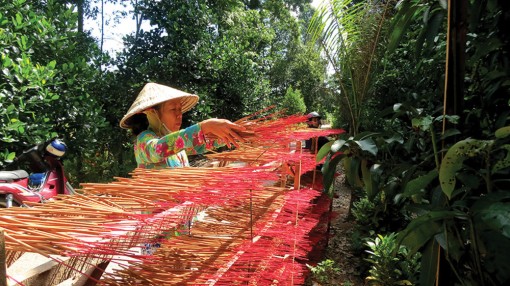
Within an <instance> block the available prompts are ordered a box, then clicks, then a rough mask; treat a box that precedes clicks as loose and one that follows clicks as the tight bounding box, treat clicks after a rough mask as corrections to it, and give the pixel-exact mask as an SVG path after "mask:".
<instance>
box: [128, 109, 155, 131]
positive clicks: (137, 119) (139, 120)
mask: <svg viewBox="0 0 510 286" xmlns="http://www.w3.org/2000/svg"><path fill="white" fill-rule="evenodd" d="M126 124H127V125H129V129H131V132H132V133H133V135H134V136H138V134H140V133H141V132H142V131H145V130H147V128H148V127H149V120H148V119H147V115H145V114H144V113H137V114H135V115H133V116H131V118H129V119H128V120H126Z"/></svg>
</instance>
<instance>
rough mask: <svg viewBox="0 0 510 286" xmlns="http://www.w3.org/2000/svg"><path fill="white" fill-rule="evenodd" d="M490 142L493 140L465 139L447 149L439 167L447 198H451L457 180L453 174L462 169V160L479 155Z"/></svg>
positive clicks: (442, 187) (442, 185)
mask: <svg viewBox="0 0 510 286" xmlns="http://www.w3.org/2000/svg"><path fill="white" fill-rule="evenodd" d="M492 143H493V141H490V140H488V141H487V140H476V139H466V140H462V141H459V142H457V143H456V144H455V145H453V146H452V147H451V148H450V149H448V151H447V152H446V155H445V157H444V159H443V161H442V162H441V167H440V169H439V182H440V183H441V189H442V190H443V193H444V194H445V195H446V196H447V197H448V199H451V195H452V193H453V190H454V189H455V184H456V182H457V180H456V178H455V176H456V174H457V172H458V171H459V170H460V169H462V166H463V162H464V160H466V159H468V158H471V157H474V156H477V155H479V154H480V152H481V151H484V150H486V149H487V148H488V147H489V146H490V145H492Z"/></svg>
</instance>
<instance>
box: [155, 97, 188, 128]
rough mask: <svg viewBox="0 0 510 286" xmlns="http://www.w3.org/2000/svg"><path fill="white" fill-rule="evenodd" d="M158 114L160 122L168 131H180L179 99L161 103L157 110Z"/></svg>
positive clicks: (180, 112)
mask: <svg viewBox="0 0 510 286" xmlns="http://www.w3.org/2000/svg"><path fill="white" fill-rule="evenodd" d="M158 114H159V119H160V120H161V122H162V123H163V124H165V126H166V128H168V129H169V130H170V131H172V132H175V131H178V130H179V129H181V124H182V110H181V100H180V99H176V100H170V101H167V102H163V103H162V104H161V106H160V108H159V109H158Z"/></svg>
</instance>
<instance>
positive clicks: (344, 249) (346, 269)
mask: <svg viewBox="0 0 510 286" xmlns="http://www.w3.org/2000/svg"><path fill="white" fill-rule="evenodd" d="M335 194H336V195H335V198H334V199H333V214H334V216H333V219H332V220H331V225H330V238H329V241H328V245H327V247H326V249H325V254H324V260H326V259H331V260H333V261H334V262H335V263H334V266H335V267H336V268H339V269H340V271H339V272H337V273H336V274H335V275H334V276H333V277H332V279H331V280H330V281H329V282H328V283H323V284H319V283H318V282H317V281H312V280H311V279H309V280H308V281H307V283H306V284H305V285H306V286H311V285H324V286H326V285H331V286H333V285H335V286H336V285H338V286H362V285H364V283H363V279H362V278H361V277H360V273H359V268H360V265H361V258H360V257H356V256H355V255H353V253H352V249H351V234H352V231H353V226H354V225H353V222H352V221H348V220H346V219H347V215H348V209H349V202H350V199H351V190H350V188H349V187H348V186H347V185H346V184H345V182H344V176H342V175H341V176H338V177H337V178H336V179H335Z"/></svg>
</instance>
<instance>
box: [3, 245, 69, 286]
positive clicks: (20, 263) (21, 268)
mask: <svg viewBox="0 0 510 286" xmlns="http://www.w3.org/2000/svg"><path fill="white" fill-rule="evenodd" d="M52 257H53V258H55V259H52V258H49V257H46V256H44V255H41V254H38V253H33V252H26V253H24V254H23V255H22V256H21V257H20V258H18V260H16V261H15V262H14V263H13V264H12V265H11V266H10V267H9V268H8V269H7V273H8V274H9V276H10V277H12V278H13V279H14V280H15V281H19V282H21V281H25V280H27V279H29V278H32V277H36V276H37V275H39V274H41V273H44V272H46V271H48V270H50V269H52V268H53V267H55V266H57V265H58V264H59V262H57V260H60V261H67V260H68V259H69V257H64V256H59V255H52ZM10 280H11V279H10ZM15 281H12V280H11V282H10V283H9V284H8V285H18V284H17V283H16V282H15Z"/></svg>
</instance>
